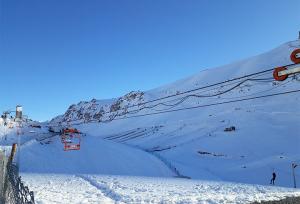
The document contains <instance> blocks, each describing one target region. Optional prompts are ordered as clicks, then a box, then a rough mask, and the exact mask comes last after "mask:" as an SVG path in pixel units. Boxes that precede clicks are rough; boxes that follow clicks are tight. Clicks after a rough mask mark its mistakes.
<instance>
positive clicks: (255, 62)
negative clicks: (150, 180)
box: [50, 40, 300, 187]
mask: <svg viewBox="0 0 300 204" xmlns="http://www.w3.org/2000/svg"><path fill="white" fill-rule="evenodd" d="M299 47H300V42H299V40H297V41H291V42H288V43H285V44H283V45H281V46H279V47H277V48H275V49H273V50H271V51H269V52H266V53H264V54H261V55H258V56H254V57H251V58H249V59H246V60H242V61H239V62H235V63H232V64H229V65H225V66H222V67H217V68H212V69H207V70H204V71H202V72H200V73H199V74H196V75H194V76H192V77H189V78H186V79H182V80H179V81H177V82H175V83H172V84H169V85H166V86H163V87H159V88H156V89H153V90H150V91H145V92H141V91H138V92H131V93H129V94H126V95H125V96H123V97H120V98H118V99H110V100H104V101H102V100H95V99H93V100H92V101H86V102H80V103H78V104H74V105H72V106H70V108H69V109H68V110H67V112H66V113H65V114H64V115H61V116H58V117H57V118H54V119H53V120H52V121H51V122H50V124H52V125H53V126H56V125H57V124H58V123H62V124H66V121H69V123H71V124H73V126H76V127H77V128H78V129H80V130H81V131H83V132H85V133H87V134H89V135H91V136H94V137H100V138H102V139H105V140H108V141H113V142H116V143H121V144H125V145H128V146H130V147H133V148H137V149H142V150H144V151H147V152H148V153H150V154H152V155H154V156H156V157H157V158H159V159H161V160H162V161H164V163H165V164H166V165H168V166H171V168H173V169H176V170H177V171H178V172H179V173H180V174H181V175H183V176H186V177H190V178H192V179H212V180H216V181H233V182H243V183H250V184H261V185H268V184H269V181H270V179H271V175H272V172H273V171H275V172H276V173H277V175H278V177H277V180H276V184H277V185H280V186H285V187H291V186H293V180H292V176H291V163H293V162H300V149H299V146H300V137H299V134H298V133H299V132H300V126H299V125H298V121H299V116H300V107H299V106H298V105H297V104H298V103H299V100H300V94H299V92H296V93H293V94H286V95H279V96H273V97H268V98H261V99H256V100H245V101H239V102H235V103H226V104H222V105H213V106H207V107H205V105H208V104H212V103H222V102H227V101H231V100H239V99H247V98H249V97H260V96H264V95H270V94H277V93H283V92H286V91H291V90H298V89H300V77H299V76H298V75H296V76H291V77H289V78H288V79H287V80H286V81H283V82H275V81H274V80H273V76H272V71H269V72H266V73H262V74H259V75H258V76H252V77H248V78H247V79H248V81H245V82H243V80H237V82H230V83H225V84H223V85H220V86H216V87H210V88H204V89H199V90H198V91H193V92H192V93H191V94H194V95H197V94H198V95H214V94H218V93H222V92H225V93H224V94H220V95H216V96H214V97H193V96H192V97H190V96H189V93H187V94H181V93H184V92H185V91H188V90H191V89H197V88H201V87H204V86H207V85H210V84H213V83H218V82H221V81H226V80H229V79H233V78H235V77H240V76H244V75H248V74H252V73H255V72H261V71H263V70H266V69H272V68H275V67H279V66H282V65H287V64H291V63H292V61H291V60H290V53H291V52H292V51H293V50H294V49H296V48H299ZM252 79H258V80H257V81H255V80H253V81H251V80H252ZM260 79H264V80H260ZM239 83H241V84H240V85H237V84H239ZM235 86H236V87H235ZM232 87H235V88H233V89H232V90H231V91H229V92H226V90H228V89H230V88H232ZM174 94H175V96H174V97H171V98H166V99H163V100H160V101H158V102H156V101H154V102H150V103H147V104H144V103H145V102H147V101H152V100H155V99H157V98H162V97H166V96H169V95H174ZM178 94H179V95H178ZM177 95H178V96H177ZM183 97H186V99H185V100H184V101H183V102H182V103H180V104H178V105H176V106H174V107H169V106H166V105H164V104H168V105H170V104H174V103H175V104H176V102H178V101H180V100H181V99H182V98H183ZM139 104H142V105H139ZM193 106H204V107H202V108H201V107H200V108H195V109H191V110H183V111H174V112H167V113H163V114H156V113H159V112H160V111H172V110H176V109H184V108H188V107H193ZM145 107H146V108H145ZM149 107H150V108H149ZM151 107H153V108H151ZM139 109H140V110H139ZM132 110H133V111H134V110H138V111H136V112H133V113H130V111H132ZM128 112H129V113H128ZM153 113H154V115H151V114H153ZM115 114H119V116H117V117H115V119H114V120H112V121H110V120H109V118H111V117H112V118H114V117H113V116H114V115H115ZM148 114H150V115H148ZM138 115H146V116H144V117H133V118H131V116H138ZM98 120H100V122H97V121H98ZM101 121H103V122H101ZM231 126H234V127H236V131H234V132H224V129H225V128H228V127H231ZM203 152H204V153H203ZM298 171H299V170H297V172H296V174H297V175H298V174H299V172H298Z"/></svg>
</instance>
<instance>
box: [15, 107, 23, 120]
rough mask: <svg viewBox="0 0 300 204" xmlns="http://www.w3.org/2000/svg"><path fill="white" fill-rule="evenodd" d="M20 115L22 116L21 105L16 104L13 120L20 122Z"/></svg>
mask: <svg viewBox="0 0 300 204" xmlns="http://www.w3.org/2000/svg"><path fill="white" fill-rule="evenodd" d="M22 117H23V107H22V106H20V105H17V106H16V117H15V121H16V122H21V121H22Z"/></svg>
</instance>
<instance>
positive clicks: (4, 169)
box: [0, 151, 35, 204]
mask: <svg viewBox="0 0 300 204" xmlns="http://www.w3.org/2000/svg"><path fill="white" fill-rule="evenodd" d="M0 179H1V180H0V193H1V194H0V204H6V203H7V204H34V203H35V202H34V194H33V192H32V191H30V190H29V188H28V187H27V186H25V185H24V184H23V182H22V180H21V177H20V176H19V168H18V166H17V165H16V164H14V163H12V162H9V161H8V159H7V158H6V156H5V155H4V154H3V153H2V152H1V151H0Z"/></svg>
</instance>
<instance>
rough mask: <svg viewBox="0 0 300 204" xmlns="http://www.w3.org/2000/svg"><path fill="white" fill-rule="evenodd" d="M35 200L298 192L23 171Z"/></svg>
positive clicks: (230, 197) (241, 199)
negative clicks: (27, 172)
mask: <svg viewBox="0 0 300 204" xmlns="http://www.w3.org/2000/svg"><path fill="white" fill-rule="evenodd" d="M22 177H23V179H24V180H25V181H26V184H27V185H28V186H29V188H30V189H31V190H33V191H34V192H35V199H36V203H37V204H52V203H74V204H77V203H103V204H110V203H116V204H121V203H126V204H127V203H128V204H134V203H170V204H172V203H191V204H192V203H197V204H201V203H203V204H215V203H223V204H229V203H237V204H247V203H251V202H254V201H262V200H279V199H282V198H284V197H287V196H300V191H295V190H294V189H289V188H279V187H267V186H259V185H245V184H238V183H226V182H212V181H200V180H187V179H179V178H151V177H124V176H101V175H84V174H77V175H69V174H68V175H63V174H23V175H22Z"/></svg>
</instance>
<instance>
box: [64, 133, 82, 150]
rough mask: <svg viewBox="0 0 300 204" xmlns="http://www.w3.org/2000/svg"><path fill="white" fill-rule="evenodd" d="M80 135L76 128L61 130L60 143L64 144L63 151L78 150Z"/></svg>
mask: <svg viewBox="0 0 300 204" xmlns="http://www.w3.org/2000/svg"><path fill="white" fill-rule="evenodd" d="M80 134H81V133H80V132H79V131H78V130H77V129H76V128H66V129H63V130H62V134H61V142H62V143H63V144H64V151H70V150H80V142H81V135H80Z"/></svg>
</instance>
